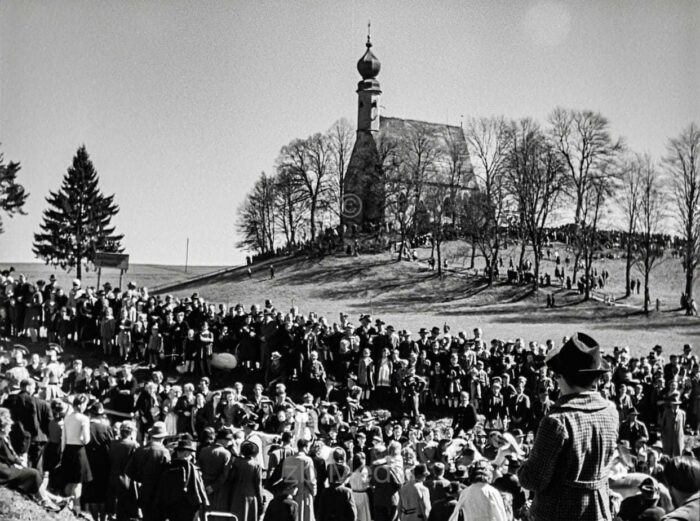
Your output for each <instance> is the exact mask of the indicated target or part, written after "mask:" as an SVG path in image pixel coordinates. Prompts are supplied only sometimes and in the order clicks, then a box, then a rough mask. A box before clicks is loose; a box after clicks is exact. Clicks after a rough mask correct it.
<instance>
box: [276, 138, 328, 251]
mask: <svg viewBox="0 0 700 521" xmlns="http://www.w3.org/2000/svg"><path fill="white" fill-rule="evenodd" d="M330 157H331V146H330V143H329V140H328V138H327V137H326V136H324V135H322V134H320V133H317V134H314V135H313V136H311V137H309V138H307V139H295V140H294V141H292V142H291V143H289V144H288V145H286V146H284V147H282V150H281V151H280V156H279V158H278V160H277V166H278V168H281V169H285V170H286V171H288V172H289V174H290V175H291V176H292V179H293V183H294V185H295V186H296V187H297V188H298V189H299V191H300V193H301V194H303V201H304V202H305V204H307V205H308V208H309V229H310V235H311V240H312V241H315V240H316V238H317V237H316V224H317V223H316V217H317V212H318V210H319V209H320V208H322V207H323V205H324V203H325V197H326V195H327V189H328V183H329V177H330V172H331V168H330Z"/></svg>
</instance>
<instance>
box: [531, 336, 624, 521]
mask: <svg viewBox="0 0 700 521" xmlns="http://www.w3.org/2000/svg"><path fill="white" fill-rule="evenodd" d="M546 363H547V365H548V366H549V368H550V369H551V370H552V371H553V373H554V374H555V379H556V381H557V383H558V384H559V387H560V389H561V397H560V398H559V399H558V400H557V402H556V403H555V405H554V407H553V408H552V410H551V412H550V413H549V415H548V416H546V417H545V418H543V419H542V421H541V423H540V426H539V429H538V430H537V435H536V437H535V442H534V445H533V447H532V451H531V452H530V456H529V458H528V459H527V460H526V461H525V462H524V463H523V465H522V466H521V467H520V470H519V471H518V478H519V479H520V484H521V486H522V487H523V488H525V489H527V490H531V491H533V492H534V493H535V497H534V500H533V502H532V508H531V509H530V515H531V518H532V519H533V520H534V521H570V520H571V519H576V520H579V521H599V520H601V519H608V520H609V519H612V515H611V512H610V494H609V488H608V469H609V468H610V462H611V461H612V458H613V454H614V452H615V449H616V447H617V435H618V427H619V423H620V422H619V417H618V413H617V409H616V408H615V404H614V403H613V402H610V401H608V400H605V399H604V398H603V397H602V396H601V395H600V393H598V392H597V391H596V390H595V388H596V384H597V381H598V380H599V378H600V376H601V375H602V374H604V373H605V372H607V371H608V370H609V369H610V367H609V364H608V363H607V362H606V361H604V360H603V358H602V356H601V353H600V347H599V346H598V344H597V343H596V341H595V340H593V339H592V338H591V337H589V336H588V335H585V334H583V333H576V334H575V335H574V336H573V337H572V338H571V339H569V340H568V341H567V342H566V343H565V344H564V345H563V346H562V347H561V348H560V349H554V350H552V351H551V352H550V354H549V355H548V357H547V361H546Z"/></svg>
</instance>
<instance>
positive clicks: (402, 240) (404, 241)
mask: <svg viewBox="0 0 700 521" xmlns="http://www.w3.org/2000/svg"><path fill="white" fill-rule="evenodd" d="M405 247H406V230H405V229H404V227H403V225H402V226H401V245H400V246H399V257H398V258H397V259H396V262H401V259H403V250H404V248H405Z"/></svg>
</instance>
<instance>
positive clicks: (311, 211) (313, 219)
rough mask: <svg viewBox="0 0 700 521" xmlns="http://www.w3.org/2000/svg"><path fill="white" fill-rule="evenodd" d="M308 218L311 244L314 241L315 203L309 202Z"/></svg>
mask: <svg viewBox="0 0 700 521" xmlns="http://www.w3.org/2000/svg"><path fill="white" fill-rule="evenodd" d="M309 217H310V218H311V243H312V244H313V243H314V241H316V202H315V201H312V202H311V208H309Z"/></svg>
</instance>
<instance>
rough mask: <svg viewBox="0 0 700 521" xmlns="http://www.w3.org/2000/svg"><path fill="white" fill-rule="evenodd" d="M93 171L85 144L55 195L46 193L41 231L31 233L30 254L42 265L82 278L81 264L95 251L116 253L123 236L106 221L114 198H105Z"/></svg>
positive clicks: (112, 212)
mask: <svg viewBox="0 0 700 521" xmlns="http://www.w3.org/2000/svg"><path fill="white" fill-rule="evenodd" d="M98 182H99V179H98V177H97V171H96V170H95V167H94V166H93V164H92V161H90V157H89V156H88V153H87V150H86V149H85V145H83V146H81V147H80V148H79V149H78V151H77V153H76V154H75V157H74V158H73V165H72V166H71V167H69V168H68V172H67V173H66V175H65V176H64V178H63V183H62V185H61V188H60V190H59V191H58V192H49V196H48V197H47V198H46V202H48V203H49V207H48V208H47V209H46V210H44V222H43V223H42V224H41V232H40V233H36V234H34V249H33V251H34V254H35V255H37V256H38V257H41V258H42V259H44V261H45V262H46V264H51V265H53V266H60V267H61V268H62V269H64V270H68V271H69V270H70V269H72V268H75V269H76V275H77V277H78V278H81V276H82V265H83V262H90V261H92V260H94V258H95V252H96V251H108V252H113V253H120V252H122V251H123V248H122V247H121V244H120V243H121V240H122V238H123V237H124V236H123V235H117V234H115V233H114V227H113V226H110V221H111V219H112V217H113V216H114V215H116V214H117V212H118V211H119V207H118V206H117V205H116V204H114V195H111V196H109V197H106V196H104V195H103V194H102V192H101V191H100V190H99V188H98Z"/></svg>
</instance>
